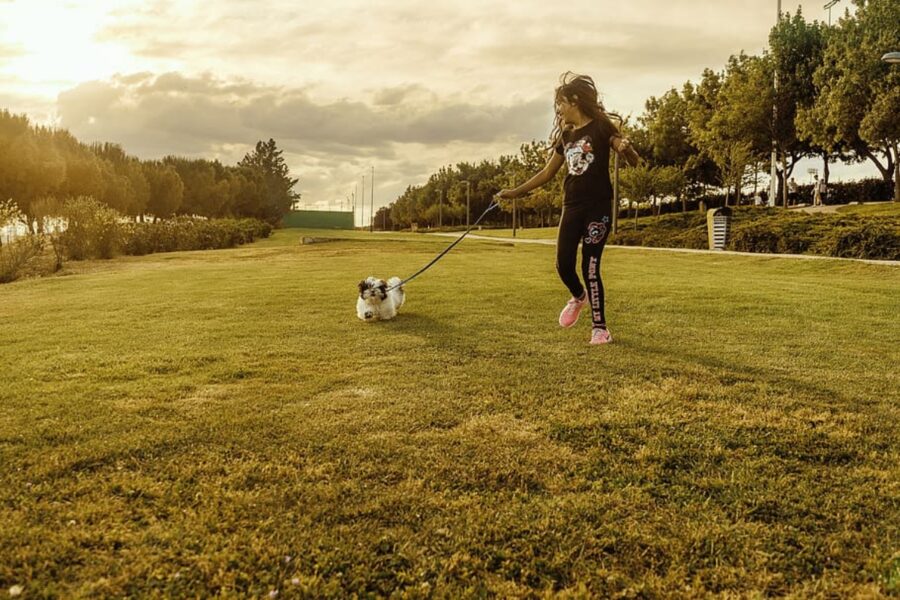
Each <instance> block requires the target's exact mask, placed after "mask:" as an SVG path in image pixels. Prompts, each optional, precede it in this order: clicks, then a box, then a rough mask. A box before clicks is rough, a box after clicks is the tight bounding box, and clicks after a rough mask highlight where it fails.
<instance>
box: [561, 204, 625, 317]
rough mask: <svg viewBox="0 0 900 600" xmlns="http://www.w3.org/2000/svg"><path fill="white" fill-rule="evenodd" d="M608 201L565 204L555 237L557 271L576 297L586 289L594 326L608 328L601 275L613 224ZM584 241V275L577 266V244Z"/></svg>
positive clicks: (582, 249) (582, 246)
mask: <svg viewBox="0 0 900 600" xmlns="http://www.w3.org/2000/svg"><path fill="white" fill-rule="evenodd" d="M611 214H612V208H611V206H610V203H609V202H591V203H585V204H583V205H580V206H565V207H563V214H562V219H561V220H560V222H559V235H558V237H557V240H556V271H557V273H559V277H560V279H562V282H563V283H564V284H566V287H567V288H569V292H570V293H571V294H572V297H574V298H580V297H581V295H582V294H583V293H584V290H585V288H587V293H588V300H589V301H590V306H591V321H592V322H593V326H594V327H602V328H604V329H605V328H606V315H605V313H604V303H605V300H604V297H603V280H602V279H601V278H600V256H601V255H602V254H603V248H604V247H605V246H606V239H607V238H608V237H609V230H610V227H611V225H612V223H611V219H610V215H611ZM579 242H581V274H582V276H583V277H584V285H582V283H581V280H580V279H579V278H578V272H577V271H576V269H575V261H576V255H577V253H578V243H579Z"/></svg>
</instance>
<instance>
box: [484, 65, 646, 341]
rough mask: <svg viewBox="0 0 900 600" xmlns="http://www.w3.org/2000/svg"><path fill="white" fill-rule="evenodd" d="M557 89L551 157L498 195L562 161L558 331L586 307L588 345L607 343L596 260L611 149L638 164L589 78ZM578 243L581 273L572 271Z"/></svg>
mask: <svg viewBox="0 0 900 600" xmlns="http://www.w3.org/2000/svg"><path fill="white" fill-rule="evenodd" d="M560 83H561V85H560V86H559V87H557V88H556V99H555V105H556V119H555V124H554V128H553V132H552V133H551V134H550V143H551V146H552V147H553V154H552V155H551V156H550V158H549V160H548V161H547V164H546V165H545V166H544V168H543V169H542V170H541V172H540V173H538V174H537V175H535V176H534V177H532V178H531V179H529V180H528V181H526V182H525V183H523V184H522V185H520V186H518V187H516V188H514V189H512V190H501V191H500V192H499V193H498V194H497V197H498V198H499V199H503V200H509V199H512V198H518V197H520V196H524V195H525V194H527V193H528V192H530V191H531V190H533V189H535V188H538V187H540V186H542V185H544V184H545V183H547V182H548V181H550V180H551V179H553V177H554V176H555V175H556V173H557V171H559V169H560V167H561V166H562V164H563V162H565V163H566V166H567V168H568V175H566V180H565V183H564V188H565V198H564V201H563V213H562V218H561V220H560V222H559V234H558V237H557V241H556V270H557V272H558V273H559V276H560V279H562V282H563V283H564V284H565V285H566V287H567V288H569V292H571V294H572V298H571V299H570V300H569V301H568V302H567V303H566V306H565V307H564V308H563V309H562V312H561V313H560V315H559V324H560V325H561V326H562V327H571V326H573V325H574V324H575V322H576V321H577V320H578V316H579V314H581V309H582V308H583V307H584V306H585V304H590V309H591V321H592V325H593V329H592V333H591V341H590V343H591V344H607V343H609V342H611V341H612V336H611V335H610V333H609V329H608V328H607V326H606V315H605V313H604V298H603V281H602V280H601V279H600V256H601V255H602V254H603V248H604V246H606V240H607V238H608V237H609V230H610V227H611V225H612V184H611V183H610V180H609V149H610V147H612V148H613V149H614V150H615V151H616V152H618V153H619V154H622V155H623V156H624V157H625V159H626V160H627V161H628V162H629V163H630V164H632V165H633V164H637V161H638V156H637V153H635V152H634V150H633V149H632V148H631V144H630V143H629V142H628V140H627V139H625V138H623V137H622V136H621V134H620V133H619V129H618V128H617V127H616V126H615V125H614V124H613V122H612V121H611V120H610V118H609V116H608V114H607V112H606V110H605V109H604V108H603V104H601V102H600V101H599V99H598V98H597V88H596V87H595V86H594V82H593V80H592V79H591V78H590V77H587V76H586V75H575V74H574V73H571V72H568V73H564V74H563V76H562V77H561V79H560ZM579 242H581V273H582V276H583V277H584V284H582V282H581V280H580V279H579V278H578V273H577V271H576V269H575V262H576V254H577V252H578V243H579Z"/></svg>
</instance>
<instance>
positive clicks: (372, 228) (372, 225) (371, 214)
mask: <svg viewBox="0 0 900 600" xmlns="http://www.w3.org/2000/svg"><path fill="white" fill-rule="evenodd" d="M369 202H370V203H371V210H370V211H369V218H370V219H371V223H370V224H369V232H370V233H371V232H373V231H375V166H374V165H373V166H372V190H371V193H370V194H369Z"/></svg>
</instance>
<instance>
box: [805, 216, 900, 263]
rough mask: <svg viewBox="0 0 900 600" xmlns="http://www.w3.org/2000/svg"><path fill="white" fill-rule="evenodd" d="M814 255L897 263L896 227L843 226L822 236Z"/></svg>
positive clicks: (899, 242)
mask: <svg viewBox="0 0 900 600" xmlns="http://www.w3.org/2000/svg"><path fill="white" fill-rule="evenodd" d="M816 251H817V253H819V254H825V255H827V256H839V257H843V258H874V259H882V260H900V225H898V224H897V223H896V222H894V223H891V222H889V221H876V220H874V219H872V220H865V221H862V222H858V223H853V224H845V225H843V226H839V227H836V228H835V229H833V230H832V231H830V232H829V233H828V234H826V235H825V236H824V237H823V238H822V239H821V240H820V241H819V242H818V244H816Z"/></svg>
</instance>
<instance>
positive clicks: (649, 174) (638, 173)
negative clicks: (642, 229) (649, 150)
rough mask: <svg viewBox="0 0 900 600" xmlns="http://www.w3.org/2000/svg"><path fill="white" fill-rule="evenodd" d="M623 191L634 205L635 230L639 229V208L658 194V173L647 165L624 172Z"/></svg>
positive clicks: (622, 177) (622, 178)
mask: <svg viewBox="0 0 900 600" xmlns="http://www.w3.org/2000/svg"><path fill="white" fill-rule="evenodd" d="M621 184H622V191H623V192H624V195H625V196H627V197H628V199H629V200H630V201H631V202H633V203H634V228H635V229H637V219H638V208H639V205H640V204H641V203H642V202H649V201H650V200H651V198H652V197H653V195H654V194H655V193H656V192H655V190H656V171H655V170H654V169H653V168H651V167H650V166H648V165H646V164H642V165H638V166H637V167H632V168H629V169H625V170H623V171H622V175H621Z"/></svg>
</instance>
